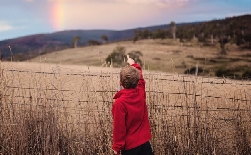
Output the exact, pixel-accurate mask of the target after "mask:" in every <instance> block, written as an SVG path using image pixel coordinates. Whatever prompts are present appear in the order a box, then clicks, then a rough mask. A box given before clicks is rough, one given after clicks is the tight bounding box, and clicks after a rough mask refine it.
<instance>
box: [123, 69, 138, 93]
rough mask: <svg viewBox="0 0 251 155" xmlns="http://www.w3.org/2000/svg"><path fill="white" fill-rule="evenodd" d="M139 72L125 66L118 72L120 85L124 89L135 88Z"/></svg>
mask: <svg viewBox="0 0 251 155" xmlns="http://www.w3.org/2000/svg"><path fill="white" fill-rule="evenodd" d="M139 78H140V74H139V71H138V70H137V69H136V68H135V67H132V66H125V67H123V68H122V69H121V71H120V84H121V85H122V86H123V87H124V88H125V89H130V88H135V87H136V86H137V84H138V82H139Z"/></svg>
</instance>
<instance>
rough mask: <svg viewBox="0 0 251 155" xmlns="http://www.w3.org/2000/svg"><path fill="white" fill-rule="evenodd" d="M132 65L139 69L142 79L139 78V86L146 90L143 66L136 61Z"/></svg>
mask: <svg viewBox="0 0 251 155" xmlns="http://www.w3.org/2000/svg"><path fill="white" fill-rule="evenodd" d="M131 66H133V67H135V68H137V69H138V70H139V73H140V79H139V83H138V87H140V88H143V89H144V90H145V80H144V78H143V74H142V68H141V66H140V65H139V64H137V63H134V64H132V65H131Z"/></svg>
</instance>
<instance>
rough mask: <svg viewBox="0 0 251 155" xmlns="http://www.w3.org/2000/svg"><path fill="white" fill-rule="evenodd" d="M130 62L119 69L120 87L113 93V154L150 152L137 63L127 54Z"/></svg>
mask: <svg viewBox="0 0 251 155" xmlns="http://www.w3.org/2000/svg"><path fill="white" fill-rule="evenodd" d="M127 59H128V60H127V62H128V63H129V64H130V66H126V67H124V68H122V70H121V72H120V86H122V88H123V89H122V90H120V91H119V92H117V93H116V94H115V96H114V99H116V100H115V102H114V104H113V107H112V115H113V145H112V149H113V151H114V154H120V153H121V154H122V155H153V153H152V148H151V144H150V142H149V140H150V139H151V137H152V135H151V132H150V123H149V118H148V110H147V105H146V93H145V81H144V79H143V75H142V69H141V66H140V65H139V64H137V63H135V62H134V60H133V59H131V58H129V56H128V55H127Z"/></svg>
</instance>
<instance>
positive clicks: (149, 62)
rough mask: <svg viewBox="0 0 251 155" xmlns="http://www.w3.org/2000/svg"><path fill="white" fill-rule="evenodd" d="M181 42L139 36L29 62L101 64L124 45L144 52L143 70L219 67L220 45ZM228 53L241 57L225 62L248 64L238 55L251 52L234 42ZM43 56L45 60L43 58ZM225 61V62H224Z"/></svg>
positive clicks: (228, 46)
mask: <svg viewBox="0 0 251 155" xmlns="http://www.w3.org/2000/svg"><path fill="white" fill-rule="evenodd" d="M181 45H182V43H180V42H179V41H173V40H170V39H166V40H151V39H149V40H141V41H138V42H136V43H133V42H132V41H123V42H116V43H110V44H104V45H100V46H87V47H83V48H75V49H67V50H63V51H57V52H53V53H50V54H46V55H41V56H39V57H37V58H35V59H32V60H29V61H31V62H48V63H56V64H70V65H86V66H101V65H102V64H103V63H104V61H105V58H107V57H108V55H109V54H110V53H112V51H113V50H114V49H115V48H116V47H117V46H124V47H125V48H126V52H130V51H133V50H137V51H141V52H142V53H143V57H142V58H141V59H142V61H143V62H144V63H145V66H144V68H145V69H146V70H148V69H150V70H155V71H156V70H157V71H164V72H169V73H179V74H183V73H184V71H185V70H187V69H189V68H192V67H195V65H196V64H197V63H199V67H201V68H203V69H204V70H208V71H209V73H207V75H214V71H215V69H216V68H217V67H219V63H220V64H221V65H224V62H220V61H219V60H218V59H217V58H218V57H219V51H220V48H219V46H211V47H202V46H201V44H200V43H198V42H196V41H194V42H190V43H183V46H181ZM226 48H227V49H228V55H226V56H224V58H227V59H229V58H240V61H237V62H229V63H228V64H227V65H231V66H232V67H236V66H239V65H250V61H251V58H250V57H249V58H248V57H241V56H243V55H246V54H248V53H249V54H250V51H248V50H246V51H245V50H244V51H240V50H238V49H237V48H236V47H234V46H233V45H227V46H226ZM211 59H213V60H217V61H218V62H219V63H212V62H211ZM45 60H46V61H45ZM225 65H226V63H225Z"/></svg>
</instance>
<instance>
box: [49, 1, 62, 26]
mask: <svg viewBox="0 0 251 155" xmlns="http://www.w3.org/2000/svg"><path fill="white" fill-rule="evenodd" d="M64 10H65V5H64V2H63V1H55V2H53V3H52V7H51V11H50V12H51V19H50V20H51V24H52V27H53V29H54V30H56V31H58V30H62V29H63V28H64V15H65V11H64Z"/></svg>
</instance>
